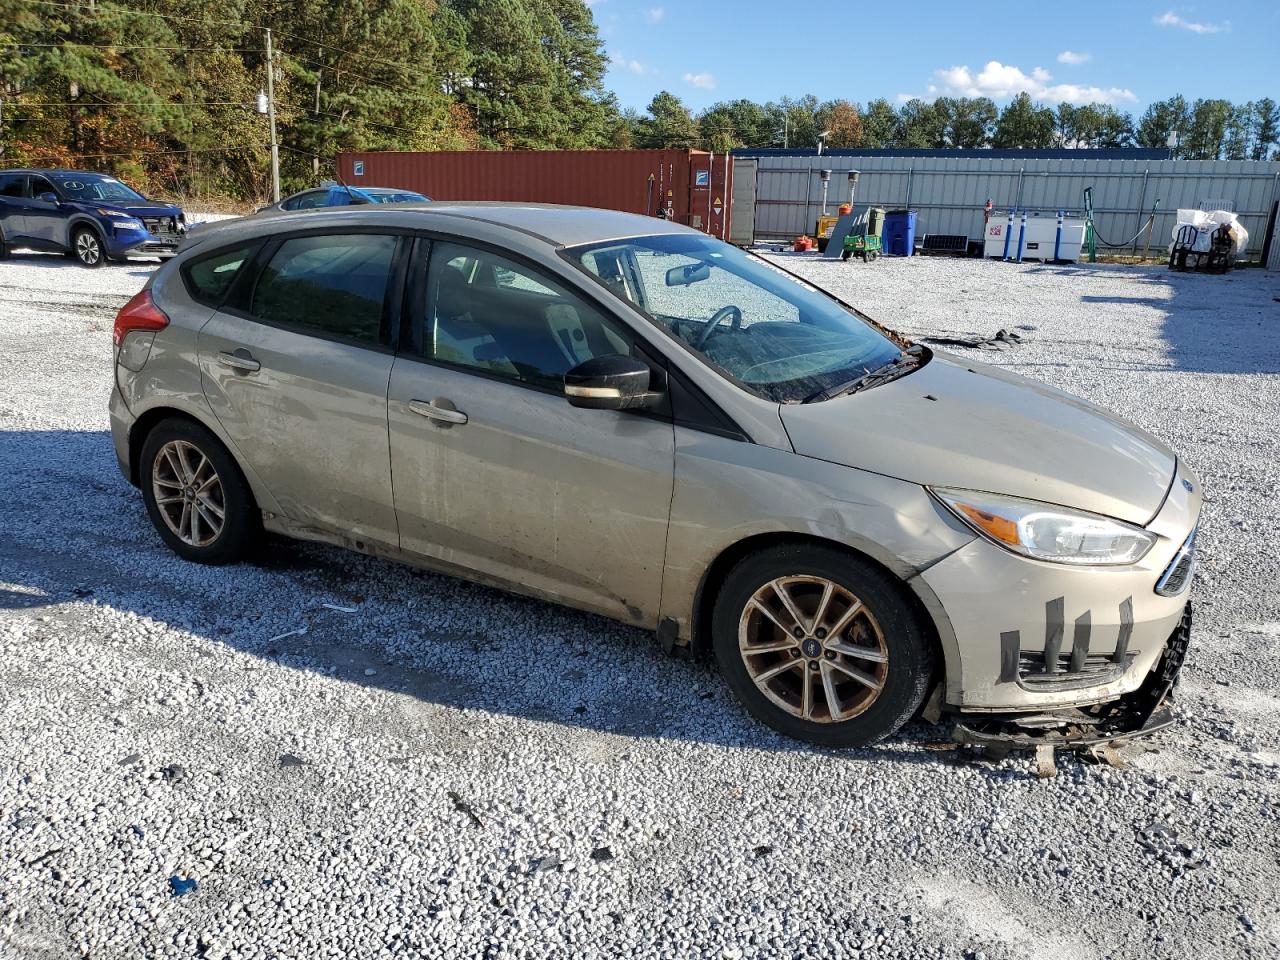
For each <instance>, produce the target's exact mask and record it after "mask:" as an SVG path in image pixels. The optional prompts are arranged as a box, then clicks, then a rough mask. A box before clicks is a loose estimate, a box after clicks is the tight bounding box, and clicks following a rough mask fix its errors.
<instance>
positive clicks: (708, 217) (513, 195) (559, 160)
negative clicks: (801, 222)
mask: <svg viewBox="0 0 1280 960" xmlns="http://www.w3.org/2000/svg"><path fill="white" fill-rule="evenodd" d="M337 164H338V175H339V176H340V177H341V178H342V180H343V182H344V183H347V184H348V185H350V186H353V187H359V186H369V187H398V188H400V189H402V190H416V191H417V192H419V193H425V194H426V195H427V196H429V197H431V198H432V199H433V200H503V201H515V202H525V203H564V204H571V205H575V206H583V207H603V208H605V209H608V210H622V211H625V212H628V213H640V214H647V215H648V216H665V217H667V218H668V219H671V220H674V221H676V222H677V223H683V224H686V225H688V226H691V227H693V228H694V229H696V230H701V231H703V232H704V233H708V234H711V235H712V236H714V237H720V238H721V239H727V238H728V236H729V216H730V211H729V198H730V196H731V194H732V185H733V163H732V160H731V159H730V157H729V155H728V154H727V153H720V154H715V153H707V152H705V151H702V150H501V151H500V150H458V151H439V152H428V151H376V152H370V153H340V154H338V158H337Z"/></svg>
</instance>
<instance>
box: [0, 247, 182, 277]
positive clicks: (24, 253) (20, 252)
mask: <svg viewBox="0 0 1280 960" xmlns="http://www.w3.org/2000/svg"><path fill="white" fill-rule="evenodd" d="M7 253H8V256H7V257H6V258H5V259H4V260H0V265H2V264H4V263H12V264H15V265H18V266H23V267H41V268H43V269H46V270H90V269H97V270H124V269H127V268H130V267H133V268H135V269H132V270H129V276H131V277H149V276H151V274H152V272H153V271H154V270H155V268H156V267H158V266H160V263H161V261H159V260H155V261H151V260H128V261H125V262H123V263H121V262H119V261H116V260H108V261H107V262H106V263H104V264H102V266H100V267H94V268H90V267H86V266H84V265H83V264H81V263H80V262H79V261H77V260H73V259H71V258H70V257H69V256H67V255H66V254H64V253H54V252H46V251H44V250H28V249H26V248H24V247H17V248H13V249H10V250H9V251H7ZM140 265H146V266H148V267H150V269H147V270H139V269H136V268H137V267H139V266H140Z"/></svg>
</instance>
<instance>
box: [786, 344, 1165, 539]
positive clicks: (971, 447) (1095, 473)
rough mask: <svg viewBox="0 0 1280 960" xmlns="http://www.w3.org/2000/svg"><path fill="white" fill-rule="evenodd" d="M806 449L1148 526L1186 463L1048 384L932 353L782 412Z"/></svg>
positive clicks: (902, 474)
mask: <svg viewBox="0 0 1280 960" xmlns="http://www.w3.org/2000/svg"><path fill="white" fill-rule="evenodd" d="M781 416H782V422H783V425H784V426H785V427H786V430H787V434H788V435H789V436H790V438H791V443H792V445H793V446H794V447H795V450H796V452H797V453H799V454H802V455H804V456H808V457H816V458H818V459H822V460H829V461H832V462H834V463H840V464H844V465H845V466H850V467H857V468H858V469H861V470H870V471H874V472H876V473H882V474H887V475H888V476H892V477H897V478H899V479H901V480H908V481H911V482H913V483H920V484H928V485H930V486H939V487H960V488H964V489H970V490H985V491H988V492H992V493H1004V494H1009V495H1011V496H1017V497H1026V498H1028V499H1031V500H1042V501H1045V502H1047V503H1056V504H1061V505H1063V506H1070V507H1075V508H1077V509H1080V510H1088V511H1092V512H1094V513H1100V514H1105V515H1107V516H1111V517H1116V518H1118V519H1121V520H1126V521H1128V522H1130V523H1136V524H1146V523H1148V522H1149V521H1150V520H1151V518H1152V517H1153V516H1155V514H1156V512H1157V511H1158V510H1159V508H1160V505H1161V504H1162V503H1163V502H1164V498H1165V494H1166V493H1167V491H1168V489H1169V484H1170V483H1172V482H1173V474H1174V468H1175V466H1176V462H1177V458H1176V457H1175V455H1174V453H1173V451H1171V450H1170V449H1169V448H1168V447H1166V446H1165V445H1164V444H1162V443H1161V442H1160V441H1159V440H1157V439H1156V438H1155V437H1152V436H1150V435H1149V434H1147V433H1144V432H1143V431H1142V430H1139V429H1138V428H1137V427H1135V426H1132V425H1131V424H1128V423H1126V422H1124V421H1122V420H1120V419H1118V418H1117V417H1114V416H1112V415H1111V414H1108V413H1106V412H1104V411H1103V410H1100V409H1099V408H1098V407H1095V406H1093V405H1092V404H1090V403H1086V402H1085V401H1083V400H1080V399H1078V398H1077V397H1073V396H1071V395H1070V394H1067V393H1064V392H1063V391H1061V390H1057V389H1055V388H1053V387H1050V386H1047V385H1046V384H1042V383H1037V382H1035V381H1032V380H1028V379H1026V378H1025V377H1020V376H1018V375H1017V374H1013V373H1009V372H1008V371H1005V370H1000V369H997V368H995V367H989V366H986V365H985V364H980V363H973V362H966V361H964V360H961V359H959V358H956V357H948V356H946V355H945V354H934V355H933V357H932V358H931V359H930V361H929V362H928V363H926V364H925V365H924V366H922V367H921V368H920V369H918V370H916V371H914V372H913V373H911V374H909V375H907V376H905V377H902V378H900V379H898V380H893V381H890V382H889V383H886V384H884V385H882V386H879V387H872V388H870V389H868V390H866V391H864V392H861V393H855V394H852V395H850V396H847V397H838V398H836V399H834V400H826V401H823V402H821V403H812V404H787V405H783V406H782V408H781Z"/></svg>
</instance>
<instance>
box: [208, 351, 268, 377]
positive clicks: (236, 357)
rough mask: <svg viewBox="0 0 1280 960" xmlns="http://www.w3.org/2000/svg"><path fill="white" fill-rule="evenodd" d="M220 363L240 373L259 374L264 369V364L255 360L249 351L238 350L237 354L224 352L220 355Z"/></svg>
mask: <svg viewBox="0 0 1280 960" xmlns="http://www.w3.org/2000/svg"><path fill="white" fill-rule="evenodd" d="M218 363H220V364H222V366H224V367H230V368H231V369H232V370H235V371H237V372H238V373H257V372H258V371H259V370H261V369H262V364H260V363H259V362H258V361H257V360H255V359H253V357H252V356H250V354H249V351H248V350H237V351H236V352H235V353H228V352H227V351H226V350H223V351H222V352H221V353H219V354H218Z"/></svg>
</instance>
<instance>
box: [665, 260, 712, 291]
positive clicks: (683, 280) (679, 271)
mask: <svg viewBox="0 0 1280 960" xmlns="http://www.w3.org/2000/svg"><path fill="white" fill-rule="evenodd" d="M710 276H711V267H710V266H708V265H707V264H705V263H690V264H687V265H686V266H683V267H672V268H671V269H670V270H668V271H667V286H668V287H685V286H688V285H689V284H691V283H697V282H698V281H699V280H706V279H707V278H709V277H710Z"/></svg>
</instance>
